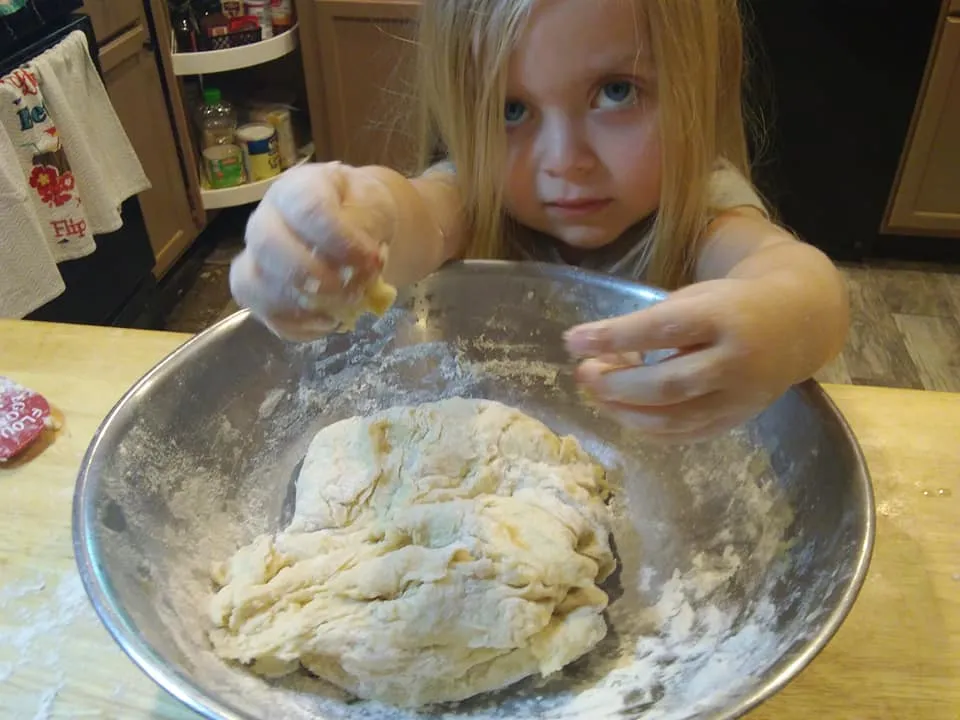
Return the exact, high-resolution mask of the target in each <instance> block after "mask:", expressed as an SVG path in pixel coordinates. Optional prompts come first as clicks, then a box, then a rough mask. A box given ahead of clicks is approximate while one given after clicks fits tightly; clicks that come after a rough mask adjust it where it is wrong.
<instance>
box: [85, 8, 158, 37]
mask: <svg viewBox="0 0 960 720" xmlns="http://www.w3.org/2000/svg"><path fill="white" fill-rule="evenodd" d="M83 12H85V13H86V14H87V15H89V16H90V20H91V22H93V32H94V34H95V35H96V36H97V42H98V43H99V44H100V45H103V44H104V43H105V42H107V41H108V40H111V39H112V38H114V37H116V36H117V35H119V34H120V33H121V32H123V31H124V30H126V29H128V28H129V27H131V26H132V25H135V24H137V23H143V24H144V25H145V24H146V23H144V22H143V2H142V0H83Z"/></svg>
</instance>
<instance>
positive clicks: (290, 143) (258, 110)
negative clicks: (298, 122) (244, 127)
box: [250, 105, 299, 170]
mask: <svg viewBox="0 0 960 720" xmlns="http://www.w3.org/2000/svg"><path fill="white" fill-rule="evenodd" d="M250 120H251V121H253V122H260V123H269V124H270V125H273V128H274V129H275V130H276V131H277V148H278V149H279V151H280V161H281V163H282V164H283V169H284V170H287V169H289V168H291V167H293V166H294V165H296V164H297V161H298V160H299V157H298V156H297V141H296V136H295V134H294V131H293V117H292V115H291V113H290V108H289V107H287V106H285V105H255V106H254V107H253V108H252V109H251V110H250Z"/></svg>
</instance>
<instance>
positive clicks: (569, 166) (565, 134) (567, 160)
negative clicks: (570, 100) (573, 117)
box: [541, 118, 597, 178]
mask: <svg viewBox="0 0 960 720" xmlns="http://www.w3.org/2000/svg"><path fill="white" fill-rule="evenodd" d="M542 143H543V145H542V147H543V152H542V154H541V158H542V166H541V167H542V169H543V171H544V172H546V173H547V175H550V176H551V177H557V178H576V177H582V176H583V175H585V174H587V173H589V172H590V171H591V170H592V169H593V168H594V166H595V165H596V162H597V158H596V155H595V154H594V153H593V149H592V148H591V147H590V143H589V142H588V141H587V138H586V136H585V134H584V133H583V132H582V131H581V130H580V129H579V128H578V127H577V126H576V124H575V123H573V122H571V121H570V120H569V119H567V118H560V119H555V120H552V121H550V122H545V123H544V126H543V136H542Z"/></svg>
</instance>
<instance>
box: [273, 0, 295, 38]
mask: <svg viewBox="0 0 960 720" xmlns="http://www.w3.org/2000/svg"><path fill="white" fill-rule="evenodd" d="M270 18H271V19H272V20H273V34H274V35H279V34H280V33H284V32H286V31H287V30H289V29H290V28H292V27H293V0H270Z"/></svg>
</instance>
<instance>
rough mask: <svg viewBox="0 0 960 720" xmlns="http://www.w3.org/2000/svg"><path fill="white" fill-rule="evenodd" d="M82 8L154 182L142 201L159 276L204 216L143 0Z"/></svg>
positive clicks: (112, 0) (113, 94) (98, 1)
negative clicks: (194, 194) (190, 179)
mask: <svg viewBox="0 0 960 720" xmlns="http://www.w3.org/2000/svg"><path fill="white" fill-rule="evenodd" d="M83 10H84V12H86V13H87V14H88V15H90V19H91V21H92V22H93V27H94V33H95V34H96V36H97V40H98V42H99V43H100V65H101V67H102V69H103V81H104V85H105V86H106V88H107V93H108V94H109V96H110V100H111V102H112V103H113V106H114V109H115V110H116V112H117V116H118V117H119V118H120V123H121V124H122V125H123V128H124V130H125V131H126V133H127V136H128V137H129V138H130V142H131V144H132V145H133V148H134V150H135V151H136V153H137V156H138V157H139V158H140V163H141V164H142V165H143V169H144V171H145V172H146V174H147V177H148V178H149V180H150V183H151V185H152V188H151V189H150V190H147V191H145V192H143V193H141V195H140V205H141V208H142V209H143V218H144V223H145V224H146V227H147V234H148V235H149V238H150V246H151V247H152V248H153V253H154V256H155V257H156V265H155V266H154V275H156V276H157V277H161V276H163V275H164V273H166V272H167V270H169V269H170V267H171V266H172V265H173V264H174V262H176V260H177V259H178V258H179V257H180V256H181V255H182V254H183V253H184V252H185V251H186V250H187V248H189V247H190V245H191V244H192V243H193V241H194V240H196V238H197V235H198V234H199V232H200V230H201V229H202V227H203V225H204V216H203V214H202V213H200V214H199V215H198V214H197V213H195V212H194V204H195V203H197V204H198V203H199V200H196V201H195V200H193V199H192V196H191V188H190V187H189V184H188V182H187V180H186V177H185V173H184V172H183V167H182V163H181V159H180V152H179V149H178V142H177V138H176V134H175V129H174V128H175V124H174V122H173V119H172V117H171V113H170V111H169V107H168V105H167V99H166V94H165V89H164V83H163V81H162V80H161V74H160V72H161V69H162V65H160V64H159V63H158V58H157V56H156V55H155V54H154V49H153V37H152V35H151V29H150V25H149V23H148V21H147V17H146V13H145V6H144V4H143V3H142V2H141V0H84V7H83ZM157 32H158V33H160V32H162V30H160V29H158V31H157ZM197 197H198V196H197Z"/></svg>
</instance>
